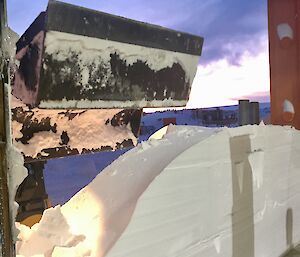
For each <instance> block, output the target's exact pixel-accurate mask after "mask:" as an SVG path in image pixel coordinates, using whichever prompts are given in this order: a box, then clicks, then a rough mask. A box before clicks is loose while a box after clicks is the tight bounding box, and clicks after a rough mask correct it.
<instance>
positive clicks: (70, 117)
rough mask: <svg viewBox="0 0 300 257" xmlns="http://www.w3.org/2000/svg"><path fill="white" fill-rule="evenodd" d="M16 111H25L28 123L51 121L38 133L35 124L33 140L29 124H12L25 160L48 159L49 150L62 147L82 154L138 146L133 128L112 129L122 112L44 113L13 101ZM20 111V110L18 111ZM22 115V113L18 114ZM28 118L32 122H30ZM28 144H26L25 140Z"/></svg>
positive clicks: (16, 140)
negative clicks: (64, 138)
mask: <svg viewBox="0 0 300 257" xmlns="http://www.w3.org/2000/svg"><path fill="white" fill-rule="evenodd" d="M12 108H13V109H15V108H21V109H22V110H20V114H19V115H20V117H21V116H22V115H24V117H25V119H24V121H26V122H27V123H28V121H30V120H31V121H32V123H33V122H36V123H42V122H43V120H44V121H46V120H47V119H48V120H49V124H48V125H49V126H48V127H49V128H47V130H48V131H47V130H46V129H45V131H38V130H36V128H35V126H34V125H35V124H32V131H35V130H36V131H35V133H33V135H32V137H29V138H27V135H26V134H25V132H26V128H27V127H26V126H28V124H26V123H24V122H23V120H22V121H18V120H17V119H14V120H13V122H12V127H13V137H14V145H15V146H16V147H17V148H18V149H20V150H21V151H22V152H23V153H24V155H25V156H30V157H32V158H36V157H37V156H38V155H39V154H40V155H42V156H47V155H48V153H46V152H45V150H47V149H49V148H52V149H55V148H58V147H62V146H65V147H68V148H69V149H70V151H71V150H72V149H77V150H78V151H79V153H82V152H83V150H84V149H86V150H93V149H94V150H95V149H101V147H102V146H103V147H110V148H111V149H112V150H116V149H117V147H118V145H119V144H121V143H122V142H123V141H124V140H132V143H133V145H136V144H137V138H136V137H135V135H134V134H133V133H132V130H131V127H130V124H128V125H127V126H126V125H124V126H112V125H111V124H110V123H109V122H107V121H111V119H112V118H113V117H114V115H116V114H117V113H119V112H120V111H121V110H118V109H114V110H69V111H66V110H44V109H37V108H35V109H29V108H28V107H27V106H26V105H24V104H23V103H22V102H21V101H20V100H18V99H17V98H15V97H13V99H12ZM16 110H17V109H16ZM17 114H18V111H17ZM26 115H27V117H28V118H26ZM63 134H65V135H66V136H67V141H66V142H63V143H62V135H63ZM20 139H24V141H26V142H22V140H20Z"/></svg>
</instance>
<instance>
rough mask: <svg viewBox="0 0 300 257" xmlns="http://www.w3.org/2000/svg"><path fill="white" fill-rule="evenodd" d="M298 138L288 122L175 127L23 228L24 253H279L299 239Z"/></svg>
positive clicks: (109, 256)
mask: <svg viewBox="0 0 300 257" xmlns="http://www.w3.org/2000/svg"><path fill="white" fill-rule="evenodd" d="M299 143H300V133H299V131H297V130H294V129H291V128H289V127H280V126H265V125H260V126H245V127H239V128H233V129H227V128H224V129H221V130H220V129H218V130H217V129H205V128H199V127H197V128H196V127H187V126H186V127H175V128H174V127H173V128H172V129H171V130H170V132H169V134H167V135H166V136H165V137H164V138H163V139H161V140H151V141H148V142H144V143H142V144H140V145H139V146H138V147H137V148H135V149H133V150H131V151H129V152H128V153H126V154H125V155H124V156H122V157H120V158H119V159H118V160H117V161H115V162H114V163H113V164H112V165H110V166H109V167H108V168H106V169H105V170H104V171H103V172H102V173H101V174H99V175H98V176H97V177H96V179H95V180H94V181H93V182H92V183H91V184H90V185H88V186H87V187H86V188H84V189H83V190H81V191H80V192H79V193H78V194H77V195H75V196H74V197H73V198H72V199H71V200H70V201H69V202H68V203H66V204H65V205H64V206H62V207H61V208H59V207H56V208H52V209H49V210H47V211H46V212H45V214H44V216H43V220H42V221H41V222H40V223H39V224H37V225H35V226H34V227H33V228H32V229H31V230H30V229H28V228H24V227H22V226H21V234H20V240H21V241H20V242H18V244H17V251H18V254H20V256H24V257H27V256H33V255H37V254H40V255H41V256H97V257H101V256H106V257H117V256H118V257H122V256H124V257H125V256H130V257H134V256H137V257H140V256H143V257H147V256H149V257H150V256H151V257H153V256H169V257H185V256H189V257H192V256H195V257H196V256H210V257H217V256H222V257H223V256H224V257H227V256H228V257H232V256H233V257H241V256H243V257H254V256H255V257H268V256H269V257H274V256H280V255H281V254H283V253H284V252H285V251H286V250H287V249H288V248H289V247H291V246H292V245H293V244H297V243H299V242H300V230H299V227H300V206H299V197H300V190H299V188H300V187H299V182H300V159H299V154H300V148H299ZM62 223H63V224H65V223H66V224H67V225H64V226H58V224H62ZM60 227H62V228H61V230H62V231H60ZM44 228H47V230H45V229H44ZM48 231H49V232H48ZM32 239H34V240H32ZM40 240H41V241H42V242H43V244H38V243H37V242H40Z"/></svg>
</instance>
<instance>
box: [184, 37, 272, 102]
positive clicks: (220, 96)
mask: <svg viewBox="0 0 300 257" xmlns="http://www.w3.org/2000/svg"><path fill="white" fill-rule="evenodd" d="M258 41H259V42H258V45H259V46H260V47H261V48H262V49H261V52H260V53H259V54H257V55H252V54H251V53H249V52H245V53H244V54H243V55H242V56H241V57H240V62H239V66H234V65H231V64H230V63H229V62H228V60H227V59H226V58H223V59H221V60H218V61H214V62H211V63H209V64H207V65H199V66H198V70H197V74H196V76H195V79H194V82H193V86H192V91H191V95H190V101H189V103H188V107H189V108H198V107H214V106H221V105H232V104H237V102H238V99H242V98H245V97H247V98H249V99H251V100H260V101H268V97H267V96H268V92H269V88H270V79H269V58H268V51H267V47H268V45H267V43H266V42H265V38H264V37H262V38H261V39H260V40H258ZM263 42H264V43H265V44H263Z"/></svg>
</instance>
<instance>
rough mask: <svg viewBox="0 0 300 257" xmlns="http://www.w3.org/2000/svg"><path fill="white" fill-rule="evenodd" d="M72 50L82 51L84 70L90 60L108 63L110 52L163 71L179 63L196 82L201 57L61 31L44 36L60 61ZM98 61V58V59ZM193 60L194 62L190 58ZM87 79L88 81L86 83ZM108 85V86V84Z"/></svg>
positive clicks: (47, 51) (81, 57)
mask: <svg viewBox="0 0 300 257" xmlns="http://www.w3.org/2000/svg"><path fill="white" fill-rule="evenodd" d="M70 50H74V51H75V52H76V53H79V56H78V58H79V60H81V64H82V70H83V72H84V70H85V69H84V67H88V64H89V63H91V62H96V61H97V57H99V56H101V59H102V60H103V61H104V62H107V63H109V61H110V58H111V57H110V54H113V53H118V54H119V55H120V58H121V59H123V60H126V63H127V65H132V64H133V63H134V62H136V61H137V60H140V61H144V62H147V64H148V65H149V67H150V68H151V69H152V70H156V71H158V70H161V69H163V68H166V67H172V65H173V64H174V63H179V64H181V65H182V66H183V68H184V70H185V71H186V73H187V74H188V75H187V78H186V79H187V80H190V82H191V83H192V82H193V79H194V77H195V74H196V70H197V63H198V61H199V57H198V56H192V55H188V54H184V53H179V52H171V51H166V50H161V49H155V48H149V47H144V46H138V45H133V44H126V43H120V42H117V41H110V40H104V39H99V38H91V37H86V36H81V35H74V34H69V33H64V32H58V31H48V32H47V34H46V39H45V51H46V53H47V54H50V55H51V56H52V57H53V58H55V59H56V60H58V61H64V60H66V59H67V58H68V57H69V56H70ZM98 60H99V59H98ZM191 60H192V61H191ZM82 75H83V76H82V79H83V81H82V82H83V85H86V86H88V78H86V76H85V75H86V74H82ZM84 82H86V83H84ZM106 86H109V85H106Z"/></svg>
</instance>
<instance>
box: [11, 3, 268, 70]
mask: <svg viewBox="0 0 300 257" xmlns="http://www.w3.org/2000/svg"><path fill="white" fill-rule="evenodd" d="M7 1H8V6H9V22H10V25H11V27H12V28H13V29H15V30H16V31H17V32H18V33H22V32H23V31H24V30H25V29H26V28H27V27H28V26H29V24H30V23H31V22H32V21H33V19H34V18H35V17H36V16H37V15H38V13H39V12H40V11H42V10H45V9H46V6H47V1H46V0H38V1H36V0H32V1H20V0H7ZM65 2H69V3H73V4H77V5H84V6H86V7H89V8H94V9H97V10H102V11H105V12H110V13H113V14H117V15H121V16H125V17H129V18H132V19H137V20H141V21H145V22H151V23H154V24H158V25H162V26H166V27H169V28H172V29H177V30H181V31H185V32H189V33H193V34H197V35H201V36H203V37H204V38H205V44H204V48H203V55H202V59H201V63H204V64H207V63H209V62H211V61H216V60H219V59H223V58H226V59H227V60H228V62H229V63H231V64H234V65H238V64H239V58H240V57H241V56H242V54H243V53H244V52H245V51H248V52H249V53H251V54H253V55H254V54H256V53H258V52H259V51H260V50H261V49H260V48H259V42H258V41H259V40H260V39H261V37H262V36H263V35H266V34H267V3H266V2H267V1H266V0H251V1H246V0H151V1H149V0H89V1H82V0H66V1H65Z"/></svg>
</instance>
